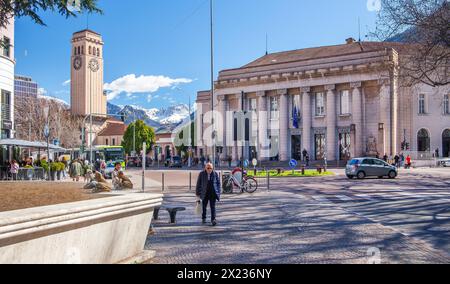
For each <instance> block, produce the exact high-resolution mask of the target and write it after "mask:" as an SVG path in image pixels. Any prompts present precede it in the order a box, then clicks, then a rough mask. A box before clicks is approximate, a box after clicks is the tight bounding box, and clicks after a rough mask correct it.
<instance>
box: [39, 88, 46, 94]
mask: <svg viewBox="0 0 450 284" xmlns="http://www.w3.org/2000/svg"><path fill="white" fill-rule="evenodd" d="M46 94H47V90H46V89H44V88H39V89H38V95H39V96H45V95H46Z"/></svg>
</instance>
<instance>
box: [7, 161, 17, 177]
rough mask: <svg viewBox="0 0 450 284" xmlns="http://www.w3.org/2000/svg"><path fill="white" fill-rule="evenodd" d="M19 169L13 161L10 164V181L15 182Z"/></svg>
mask: <svg viewBox="0 0 450 284" xmlns="http://www.w3.org/2000/svg"><path fill="white" fill-rule="evenodd" d="M19 168H20V166H19V164H18V163H17V161H16V160H13V161H12V162H11V167H10V170H9V171H10V173H11V177H12V180H17V174H18V173H19Z"/></svg>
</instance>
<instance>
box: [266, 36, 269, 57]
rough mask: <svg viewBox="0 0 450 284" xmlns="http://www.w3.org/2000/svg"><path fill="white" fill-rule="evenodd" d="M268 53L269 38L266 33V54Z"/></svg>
mask: <svg viewBox="0 0 450 284" xmlns="http://www.w3.org/2000/svg"><path fill="white" fill-rule="evenodd" d="M267 54H269V39H268V35H267V33H266V55H267Z"/></svg>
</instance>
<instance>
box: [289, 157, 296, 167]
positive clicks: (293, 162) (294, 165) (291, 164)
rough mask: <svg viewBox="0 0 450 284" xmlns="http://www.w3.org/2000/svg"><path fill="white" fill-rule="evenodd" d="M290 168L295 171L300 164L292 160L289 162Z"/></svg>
mask: <svg viewBox="0 0 450 284" xmlns="http://www.w3.org/2000/svg"><path fill="white" fill-rule="evenodd" d="M289 166H290V167H291V169H295V168H296V167H297V166H298V162H297V161H296V160H294V159H292V160H291V161H290V162H289Z"/></svg>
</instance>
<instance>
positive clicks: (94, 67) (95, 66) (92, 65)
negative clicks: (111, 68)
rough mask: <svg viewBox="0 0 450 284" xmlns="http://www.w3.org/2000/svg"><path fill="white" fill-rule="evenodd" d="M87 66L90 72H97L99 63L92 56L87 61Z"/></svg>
mask: <svg viewBox="0 0 450 284" xmlns="http://www.w3.org/2000/svg"><path fill="white" fill-rule="evenodd" d="M89 68H90V69H91V71H92V72H97V71H98V70H99V69H100V64H99V63H98V61H97V59H95V58H93V59H91V61H89Z"/></svg>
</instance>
